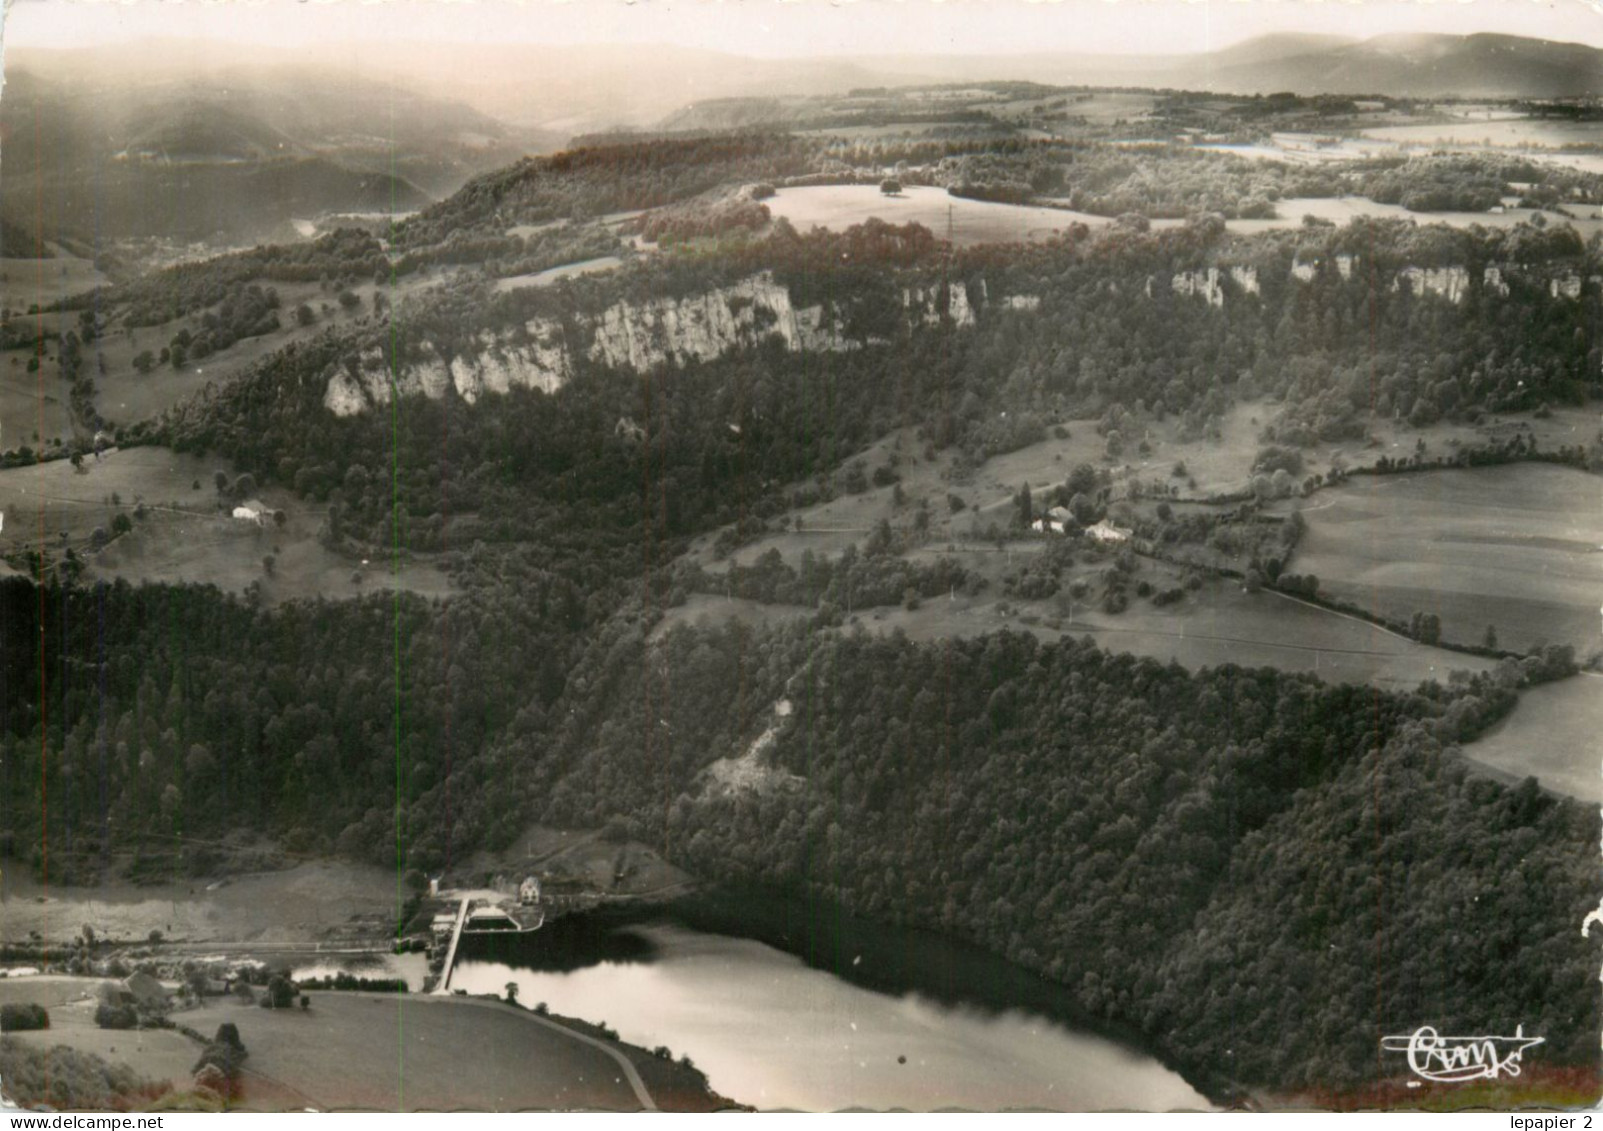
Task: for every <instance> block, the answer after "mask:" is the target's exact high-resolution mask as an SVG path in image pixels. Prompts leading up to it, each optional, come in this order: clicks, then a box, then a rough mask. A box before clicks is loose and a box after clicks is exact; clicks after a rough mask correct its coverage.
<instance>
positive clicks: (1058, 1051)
mask: <svg viewBox="0 0 1603 1131" xmlns="http://www.w3.org/2000/svg"><path fill="white" fill-rule="evenodd" d="M544 933H545V932H543V931H542V932H538V933H537V934H536V935H534V936H526V937H525V938H526V939H528V940H531V941H530V942H529V943H526V944H525V949H524V951H522V952H520V953H523V954H527V955H529V956H531V957H530V958H528V959H527V960H525V959H523V958H514V959H513V960H512V961H510V962H509V961H485V960H484V959H483V958H477V959H471V958H470V959H468V960H466V961H462V962H460V963H459V964H458V966H457V972H456V974H455V976H454V977H453V979H452V986H453V988H460V989H465V990H467V991H468V992H469V993H495V994H499V993H502V992H503V991H504V988H505V986H506V984H507V983H508V982H516V983H517V985H518V991H519V993H518V996H519V999H520V1000H521V1001H522V1002H523V1003H525V1004H526V1005H533V1004H534V1003H536V1002H542V1001H543V1002H546V1003H547V1004H548V1005H549V1006H550V1008H551V1009H552V1010H554V1011H556V1012H558V1013H563V1014H569V1015H573V1016H578V1017H583V1018H585V1019H587V1020H591V1021H605V1022H606V1023H607V1024H608V1025H610V1026H611V1027H612V1028H614V1029H616V1030H617V1031H618V1032H619V1034H620V1036H622V1038H623V1039H624V1040H627V1041H631V1042H633V1043H635V1044H639V1045H644V1046H645V1047H647V1048H654V1047H656V1046H658V1045H667V1046H669V1047H670V1048H672V1049H673V1051H674V1053H675V1055H678V1054H680V1053H688V1054H689V1055H690V1056H691V1057H692V1058H693V1059H694V1060H695V1062H696V1063H697V1065H698V1066H699V1067H701V1068H702V1069H703V1070H704V1071H706V1072H707V1074H708V1076H709V1078H710V1080H711V1083H712V1086H713V1088H714V1089H716V1090H718V1091H720V1092H722V1093H723V1094H725V1095H728V1096H731V1097H732V1098H734V1099H737V1100H740V1101H741V1102H743V1103H749V1104H753V1105H755V1106H757V1107H761V1108H799V1109H803V1110H834V1109H839V1108H845V1107H869V1108H877V1109H884V1108H898V1107H900V1108H909V1109H913V1110H932V1109H938V1108H943V1107H964V1108H976V1109H983V1110H995V1109H1002V1108H1021V1107H1023V1108H1029V1107H1034V1108H1051V1109H1060V1110H1084V1109H1106V1108H1133V1109H1138V1110H1166V1109H1171V1108H1206V1107H1207V1106H1208V1105H1207V1102H1206V1101H1205V1100H1204V1099H1203V1098H1202V1097H1201V1096H1200V1095H1198V1094H1197V1093H1196V1091H1194V1090H1193V1089H1192V1088H1191V1087H1190V1085H1188V1084H1187V1083H1186V1082H1185V1081H1184V1080H1182V1079H1181V1078H1180V1077H1179V1076H1178V1075H1176V1074H1175V1073H1173V1072H1171V1071H1169V1070H1168V1069H1166V1068H1164V1067H1163V1066H1162V1065H1160V1064H1158V1063H1157V1062H1156V1061H1155V1060H1153V1059H1152V1058H1151V1057H1148V1056H1144V1055H1142V1054H1139V1053H1135V1052H1132V1051H1130V1050H1128V1049H1125V1048H1123V1047H1121V1046H1120V1045H1118V1044H1116V1043H1114V1042H1112V1041H1109V1040H1105V1039H1103V1038H1100V1037H1096V1036H1092V1035H1089V1034H1085V1033H1079V1032H1075V1031H1074V1030H1071V1029H1069V1028H1067V1027H1065V1026H1063V1025H1060V1024H1057V1023H1055V1022H1052V1021H1048V1020H1046V1019H1044V1018H1042V1017H1040V1016H1039V1015H1036V1014H1032V1013H1027V1012H1023V1011H1020V1010H1013V1009H1009V1010H1003V1011H1001V1012H995V1011H993V1010H986V1009H981V1008H977V1007H974V1006H970V1005H949V1004H941V1003H937V1002H936V1001H934V1000H932V999H931V998H929V997H928V996H926V995H925V994H922V993H919V992H904V993H900V994H886V993H877V992H874V991H872V990H869V989H866V988H863V987H861V986H857V985H851V984H849V983H847V982H846V981H844V980H842V979H841V978H838V977H836V976H834V975H832V974H830V973H827V972H825V971H823V970H820V969H816V968H813V967H810V966H809V965H808V964H807V963H805V962H803V961H802V960H801V959H799V958H796V957H793V956H791V955H788V954H784V953H782V952H780V951H778V950H775V949H773V948H772V947H769V946H766V945H764V944H762V943H759V942H754V941H750V940H747V939H738V938H731V937H728V936H725V935H714V934H706V933H702V932H699V931H695V930H692V929H690V928H688V927H684V926H680V925H674V924H668V923H654V924H649V925H644V926H634V927H630V928H628V929H627V930H622V931H612V932H605V931H604V932H603V933H610V934H619V935H624V936H629V937H632V938H633V939H634V940H635V941H634V942H630V941H628V940H627V939H625V940H623V941H622V942H621V943H620V942H617V941H613V942H608V943H607V944H606V945H607V946H609V947H611V946H619V945H621V946H623V947H624V948H626V949H630V950H634V948H636V947H638V945H639V944H641V943H643V944H644V945H645V946H646V947H647V948H649V953H648V954H642V953H641V952H639V951H637V950H636V951H635V953H634V954H633V955H632V956H629V957H625V958H623V959H621V960H620V959H613V958H609V959H607V960H605V961H602V962H600V963H598V964H591V965H578V966H576V965H574V964H573V962H572V961H571V959H572V958H573V957H574V952H572V951H570V952H569V953H568V958H567V959H566V960H563V961H561V962H558V963H557V964H556V965H557V967H558V968H557V969H551V968H550V966H551V964H550V963H545V962H543V961H542V960H540V959H535V958H533V957H532V955H534V954H535V953H536V952H537V951H538V950H539V949H540V947H539V946H537V945H534V940H537V939H538V936H539V935H543V934H544ZM497 941H500V940H497ZM854 957H860V956H854ZM536 965H545V966H547V968H546V969H533V968H531V967H532V966H536ZM998 965H1005V964H998ZM860 966H861V962H859V968H860Z"/></svg>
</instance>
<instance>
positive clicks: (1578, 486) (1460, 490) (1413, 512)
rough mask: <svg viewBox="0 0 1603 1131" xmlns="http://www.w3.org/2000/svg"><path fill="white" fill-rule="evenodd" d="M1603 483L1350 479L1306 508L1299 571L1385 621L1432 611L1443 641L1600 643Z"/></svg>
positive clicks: (1557, 474)
mask: <svg viewBox="0 0 1603 1131" xmlns="http://www.w3.org/2000/svg"><path fill="white" fill-rule="evenodd" d="M1600 504H1603V479H1599V478H1597V477H1594V476H1590V475H1587V474H1584V473H1582V472H1579V471H1573V470H1569V469H1566V468H1558V467H1551V466H1547V465H1542V464H1519V465H1514V466H1505V467H1493V468H1477V469H1470V470H1461V471H1442V472H1423V473H1419V474H1412V475H1399V476H1381V477H1376V478H1362V479H1355V480H1353V481H1351V482H1350V483H1349V484H1347V485H1346V486H1344V487H1341V488H1339V489H1336V490H1327V491H1323V492H1320V494H1318V495H1317V496H1315V497H1314V499H1313V501H1312V503H1311V505H1309V506H1307V507H1305V508H1304V510H1303V515H1304V517H1305V518H1306V519H1307V522H1308V533H1307V535H1306V536H1305V538H1304V539H1303V542H1302V544H1301V547H1300V548H1299V550H1298V552H1297V554H1296V556H1295V558H1294V559H1293V560H1292V564H1291V568H1292V569H1293V570H1294V571H1295V572H1297V573H1313V574H1315V575H1316V576H1318V577H1319V579H1320V582H1321V585H1322V587H1323V588H1324V590H1325V591H1326V592H1328V593H1330V594H1331V595H1333V596H1336V597H1340V598H1342V599H1344V600H1347V601H1351V602H1353V603H1355V604H1357V605H1359V606H1361V607H1363V608H1366V609H1369V610H1371V611H1373V612H1377V613H1381V614H1384V615H1385V616H1387V617H1390V618H1394V619H1398V620H1402V621H1407V620H1408V619H1409V618H1410V617H1411V616H1412V615H1413V614H1414V613H1415V612H1416V611H1418V612H1426V613H1435V614H1436V615H1437V616H1439V617H1440V618H1441V621H1442V636H1443V638H1444V639H1447V640H1452V641H1456V642H1463V643H1479V642H1480V641H1481V639H1482V636H1483V634H1484V633H1485V631H1486V627H1487V625H1489V624H1490V625H1493V626H1495V628H1496V631H1497V638H1498V641H1499V643H1500V644H1501V645H1502V646H1503V647H1505V648H1516V649H1520V650H1524V649H1527V648H1530V647H1531V646H1533V645H1534V644H1536V643H1538V642H1540V641H1546V642H1548V643H1565V644H1573V645H1574V646H1575V647H1576V649H1577V651H1578V653H1579V654H1580V655H1582V656H1584V655H1586V654H1587V653H1588V652H1591V651H1593V650H1595V648H1596V647H1597V645H1598V642H1599V637H1598V603H1599V599H1600V594H1603V557H1600V556H1599V555H1600V553H1603V505H1600Z"/></svg>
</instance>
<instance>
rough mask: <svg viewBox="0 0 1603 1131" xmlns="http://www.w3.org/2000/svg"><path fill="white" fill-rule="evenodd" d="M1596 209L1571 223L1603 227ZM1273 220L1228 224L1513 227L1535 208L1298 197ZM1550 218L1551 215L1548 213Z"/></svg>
mask: <svg viewBox="0 0 1603 1131" xmlns="http://www.w3.org/2000/svg"><path fill="white" fill-rule="evenodd" d="M1595 211H1596V209H1590V210H1587V211H1585V212H1583V213H1582V215H1581V217H1575V216H1572V217H1571V219H1570V223H1572V224H1573V225H1574V226H1575V230H1576V231H1578V232H1579V233H1580V234H1581V235H1582V236H1583V237H1586V236H1590V235H1591V234H1592V233H1593V232H1597V231H1603V221H1600V220H1594V219H1589V218H1588V217H1590V216H1591V215H1592V214H1593V213H1594V212H1595ZM1275 215H1276V218H1275V219H1273V220H1231V221H1230V222H1229V223H1228V224H1227V225H1226V227H1228V228H1229V229H1230V230H1231V231H1232V232H1239V233H1241V234H1243V235H1251V234H1252V233H1254V232H1266V231H1271V230H1274V229H1277V228H1281V229H1284V228H1299V227H1301V226H1302V218H1303V217H1304V216H1316V217H1318V218H1319V219H1321V220H1329V221H1330V222H1331V223H1334V224H1348V223H1350V222H1352V221H1353V220H1356V219H1358V218H1359V217H1375V218H1378V219H1393V220H1412V221H1414V222H1415V223H1419V224H1446V225H1448V226H1449V227H1452V228H1468V227H1471V226H1473V225H1476V224H1479V225H1483V226H1485V227H1488V228H1512V227H1514V226H1515V225H1516V224H1520V223H1528V222H1529V221H1530V220H1531V218H1532V217H1533V216H1535V215H1536V212H1535V211H1534V210H1532V209H1529V208H1510V209H1508V210H1507V211H1506V212H1410V211H1409V210H1408V209H1406V208H1404V207H1403V206H1402V205H1400V204H1378V203H1376V202H1375V201H1373V200H1370V199H1368V198H1367V197H1362V196H1341V197H1327V198H1320V197H1298V198H1289V199H1286V200H1281V201H1277V202H1276V204H1275ZM1547 219H1548V220H1551V219H1552V217H1551V216H1549V217H1547Z"/></svg>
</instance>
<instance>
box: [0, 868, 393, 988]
mask: <svg viewBox="0 0 1603 1131" xmlns="http://www.w3.org/2000/svg"><path fill="white" fill-rule="evenodd" d="M404 898H405V892H403V891H401V890H400V885H399V883H398V881H397V879H396V876H395V873H394V872H393V871H386V870H384V869H382V868H375V867H370V866H368V865H365V864H351V863H347V862H344V861H335V862H316V863H313V862H305V863H301V864H298V865H296V866H295V867H291V868H286V869H284V870H282V871H274V872H258V873H254V874H249V875H238V876H233V877H231V878H229V879H226V880H205V879H195V880H180V881H175V882H173V883H167V884H140V885H135V884H130V883H126V882H109V883H104V884H101V885H99V886H97V887H92V888H72V887H59V886H56V885H44V884H40V883H39V882H38V881H37V880H35V879H34V877H33V875H32V872H31V870H30V869H29V867H28V866H27V865H26V864H25V863H23V862H22V861H20V860H9V859H7V860H0V942H20V941H23V940H26V939H27V938H28V935H29V933H30V932H32V931H38V932H39V934H40V935H42V936H43V937H44V938H45V939H46V940H47V941H50V940H55V941H63V940H67V939H70V938H73V937H75V936H77V935H78V934H79V932H80V931H81V930H82V928H83V927H84V925H85V924H88V925H89V926H91V927H93V928H94V930H95V934H96V935H97V936H99V937H101V938H103V939H115V940H127V941H132V942H137V941H140V940H143V939H145V938H147V937H148V936H149V934H150V932H151V931H160V932H162V934H163V935H164V936H165V937H166V938H168V939H172V940H177V941H181V942H194V943H219V944H220V943H245V942H249V943H251V944H252V945H255V946H259V947H261V948H263V949H266V948H268V947H270V946H272V945H274V944H279V943H283V944H290V943H305V942H316V941H321V940H324V939H329V938H332V937H335V936H338V935H342V934H348V933H349V932H350V931H351V930H353V929H354V928H356V927H360V926H364V925H368V924H372V923H374V922H379V923H382V924H385V926H382V927H381V928H380V933H381V934H388V933H389V931H390V930H392V929H393V924H394V920H395V917H396V915H397V914H398V912H399V909H400V905H401V902H402V901H403V900H404ZM3 984H4V982H3V981H0V985H3ZM0 1000H5V999H0Z"/></svg>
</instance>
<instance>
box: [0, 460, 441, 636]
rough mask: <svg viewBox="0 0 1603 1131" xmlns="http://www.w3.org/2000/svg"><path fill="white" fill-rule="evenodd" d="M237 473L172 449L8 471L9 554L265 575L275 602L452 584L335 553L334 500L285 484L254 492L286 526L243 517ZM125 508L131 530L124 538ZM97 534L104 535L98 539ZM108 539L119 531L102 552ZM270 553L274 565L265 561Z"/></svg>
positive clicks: (2, 495) (409, 568) (427, 567)
mask: <svg viewBox="0 0 1603 1131" xmlns="http://www.w3.org/2000/svg"><path fill="white" fill-rule="evenodd" d="M220 471H221V472H223V473H224V474H225V475H226V476H227V478H229V479H230V480H232V479H233V474H232V472H231V471H230V470H229V469H227V468H225V467H220V466H219V461H216V460H205V459H202V458H200V457H197V456H192V455H181V454H178V453H175V452H172V451H170V450H168V449H166V448H158V447H139V448H127V449H122V448H113V449H110V450H109V451H106V452H103V453H102V454H101V457H100V458H99V459H96V458H95V457H94V456H92V455H91V456H88V457H86V458H85V459H84V461H83V467H82V469H81V470H80V469H76V468H74V467H73V466H72V464H71V463H69V462H68V461H67V460H52V461H50V462H48V463H41V464H32V465H29V466H26V467H13V468H7V469H4V470H0V516H3V525H0V552H7V553H8V552H14V551H17V550H24V549H32V548H36V547H38V546H39V545H40V544H41V542H43V543H44V544H45V545H47V546H49V547H51V548H52V549H58V550H59V549H61V548H63V547H66V548H71V549H72V550H74V551H75V552H76V553H77V554H79V555H80V556H81V557H82V558H83V559H84V561H85V563H86V576H88V577H91V578H95V577H99V578H106V579H113V578H119V577H120V578H126V579H127V580H129V581H131V582H135V583H138V582H140V581H185V582H195V583H200V584H212V585H216V586H217V587H218V588H220V589H224V590H228V591H231V592H235V593H239V592H243V591H244V590H245V588H246V587H247V586H249V585H250V584H251V583H252V582H259V583H260V585H261V590H262V599H263V600H264V601H266V602H268V603H270V604H272V603H278V602H282V601H289V600H297V599H301V598H309V597H318V596H322V597H330V598H333V597H350V596H357V595H360V594H361V593H363V592H365V591H367V590H369V589H404V590H407V591H410V592H415V593H421V594H423V595H424V596H429V597H444V596H448V595H449V594H450V593H451V592H453V588H452V585H451V582H450V580H449V579H448V578H447V577H446V576H445V574H444V573H442V572H441V571H440V570H439V569H438V568H436V567H435V566H433V565H431V564H429V563H428V562H422V561H415V560H406V561H403V562H402V563H401V564H400V566H399V569H397V568H396V567H395V565H394V563H392V562H390V561H389V560H387V559H374V560H372V561H371V562H370V563H368V564H365V565H364V564H363V563H361V562H359V561H352V560H350V559H348V558H346V557H344V556H343V555H340V554H336V553H334V552H333V551H331V550H329V549H328V548H327V547H326V546H324V545H323V543H322V542H321V541H320V540H319V538H318V532H319V530H320V529H321V528H322V526H323V524H324V521H325V518H326V508H324V507H322V506H320V505H318V504H315V503H311V502H308V501H306V500H305V499H302V498H300V497H299V496H296V495H294V494H292V493H291V492H289V491H287V490H284V489H282V488H269V489H265V490H262V491H259V492H253V493H252V500H251V501H252V502H254V503H258V504H260V505H261V506H264V507H266V508H268V509H269V510H279V511H282V512H283V513H284V516H285V521H284V523H283V524H282V525H279V524H278V523H277V522H275V521H273V520H272V518H271V516H270V515H265V514H264V520H263V522H261V523H260V524H258V523H256V522H253V521H249V520H243V519H236V518H234V517H232V515H233V502H232V501H228V502H224V501H222V500H221V499H220V497H219V495H218V492H217V488H216V485H215V476H216V475H217V473H218V472H220ZM119 515H124V516H127V517H128V519H129V521H130V522H131V527H130V529H129V530H128V531H127V532H126V533H122V534H117V533H116V530H115V527H114V523H115V522H116V520H117V518H118V516H119ZM97 531H99V532H101V533H100V534H99V535H97V533H96V532H97ZM101 537H109V541H106V542H105V543H104V546H103V548H100V549H98V550H97V549H96V543H97V541H98V540H99V539H100V538H101ZM269 556H271V557H272V558H273V563H272V566H271V568H269V566H268V565H267V563H266V562H265V560H264V559H266V558H267V557H269Z"/></svg>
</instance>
